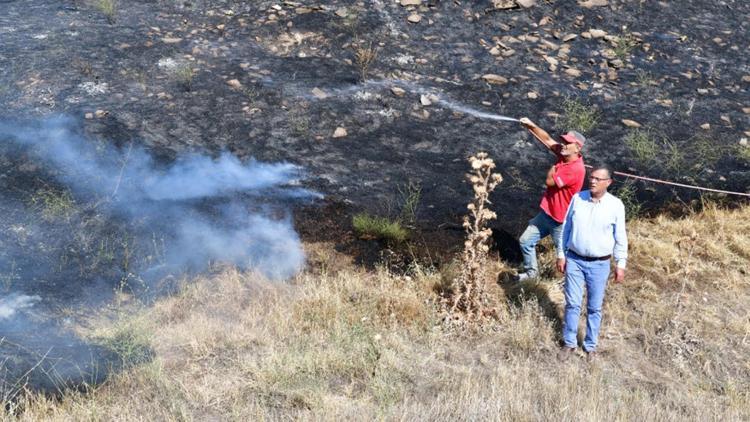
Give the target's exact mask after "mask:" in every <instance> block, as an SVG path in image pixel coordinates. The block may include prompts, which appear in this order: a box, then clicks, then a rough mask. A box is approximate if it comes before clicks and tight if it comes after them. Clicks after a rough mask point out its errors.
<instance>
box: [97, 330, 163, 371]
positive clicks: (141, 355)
mask: <svg viewBox="0 0 750 422" xmlns="http://www.w3.org/2000/svg"><path fill="white" fill-rule="evenodd" d="M97 343H98V344H99V345H101V346H102V347H104V348H106V349H108V350H109V351H111V352H112V353H114V354H115V355H116V356H117V358H118V359H119V361H120V362H119V363H120V364H121V365H122V367H124V368H129V367H132V366H136V365H139V364H142V363H146V362H149V361H150V360H151V358H152V357H153V350H152V349H151V332H150V330H148V328H147V327H146V326H145V324H144V323H142V322H139V321H136V320H126V321H122V322H118V323H117V324H116V325H115V326H113V327H112V328H111V329H110V330H109V331H108V332H106V333H105V334H104V335H102V336H101V337H99V338H97Z"/></svg>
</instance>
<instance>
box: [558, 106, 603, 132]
mask: <svg viewBox="0 0 750 422" xmlns="http://www.w3.org/2000/svg"><path fill="white" fill-rule="evenodd" d="M562 108H563V114H562V116H560V117H559V118H558V120H557V125H556V126H557V128H558V129H560V130H563V131H568V130H575V131H578V132H581V133H583V134H586V133H588V132H589V131H591V129H593V128H594V127H595V126H596V125H597V123H599V119H600V117H601V113H600V112H599V110H598V109H597V108H596V107H594V106H592V105H590V104H586V103H583V102H581V101H579V100H577V99H575V98H570V97H569V98H566V99H565V101H563V104H562Z"/></svg>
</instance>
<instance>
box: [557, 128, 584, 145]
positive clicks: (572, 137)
mask: <svg viewBox="0 0 750 422" xmlns="http://www.w3.org/2000/svg"><path fill="white" fill-rule="evenodd" d="M560 137H561V138H562V139H563V140H564V141H565V142H567V143H569V144H578V146H579V147H581V148H583V144H584V143H586V138H585V137H584V136H583V135H581V134H580V133H578V132H576V131H574V130H571V131H570V132H568V133H566V134H564V135H560Z"/></svg>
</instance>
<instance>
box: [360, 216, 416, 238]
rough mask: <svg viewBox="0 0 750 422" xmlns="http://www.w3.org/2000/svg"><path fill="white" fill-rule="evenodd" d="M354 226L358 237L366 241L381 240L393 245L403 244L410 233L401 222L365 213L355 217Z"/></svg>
mask: <svg viewBox="0 0 750 422" xmlns="http://www.w3.org/2000/svg"><path fill="white" fill-rule="evenodd" d="M352 226H353V227H354V231H355V232H356V233H357V235H358V236H360V237H362V238H366V239H379V240H385V241H387V242H392V243H401V242H403V241H405V240H406V238H407V237H408V235H409V232H408V231H407V230H406V229H405V228H404V227H403V226H401V222H400V221H399V220H390V219H388V218H386V217H375V216H371V215H369V214H365V213H360V214H357V215H355V216H354V217H353V218H352Z"/></svg>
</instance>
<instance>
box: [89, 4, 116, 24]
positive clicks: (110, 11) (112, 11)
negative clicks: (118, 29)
mask: <svg viewBox="0 0 750 422" xmlns="http://www.w3.org/2000/svg"><path fill="white" fill-rule="evenodd" d="M94 7H96V8H97V9H99V11H100V12H102V14H103V15H104V17H106V18H107V22H109V23H115V20H116V18H117V0H94Z"/></svg>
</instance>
